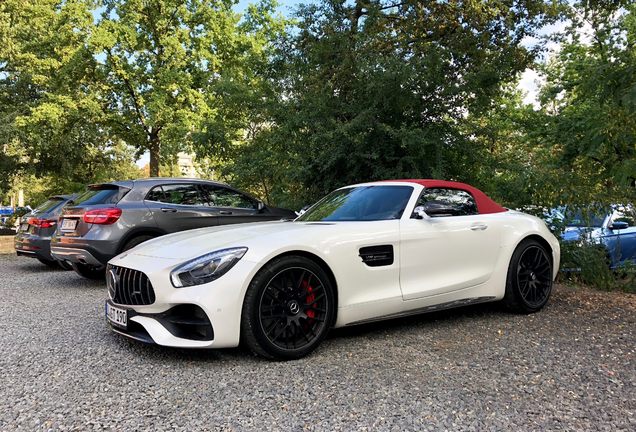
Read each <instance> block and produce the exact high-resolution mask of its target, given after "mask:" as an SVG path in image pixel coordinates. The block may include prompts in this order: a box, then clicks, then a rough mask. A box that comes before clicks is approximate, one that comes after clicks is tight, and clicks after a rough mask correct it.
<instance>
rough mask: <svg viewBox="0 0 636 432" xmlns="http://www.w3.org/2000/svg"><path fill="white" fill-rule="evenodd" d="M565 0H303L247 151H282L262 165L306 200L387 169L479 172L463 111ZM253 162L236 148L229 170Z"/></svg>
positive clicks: (509, 72)
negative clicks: (309, 1)
mask: <svg viewBox="0 0 636 432" xmlns="http://www.w3.org/2000/svg"><path fill="white" fill-rule="evenodd" d="M557 12H558V10H557V9H555V7H553V2H543V1H523V2H517V1H509V2H501V1H486V2H482V1H474V2H473V1H470V2H466V1H449V2H446V1H444V2H442V1H439V2H437V1H434V2H420V1H415V0H413V1H399V2H396V1H384V0H368V1H364V0H358V1H355V2H347V1H335V0H334V1H326V2H324V3H321V4H319V5H311V6H305V7H303V8H301V9H300V11H299V14H298V25H297V27H298V29H297V31H295V32H292V33H289V34H288V35H287V37H285V38H283V39H281V40H280V41H279V43H278V52H277V55H276V57H275V58H274V62H273V63H272V64H273V68H272V73H271V75H270V80H271V81H270V82H271V85H272V87H273V88H274V89H275V91H273V92H272V93H271V94H272V95H273V97H274V98H275V100H274V101H273V102H272V103H271V104H270V105H269V106H268V110H267V111H268V115H269V118H267V119H266V120H265V121H264V122H263V123H264V124H265V125H266V126H267V127H264V128H262V130H261V132H260V134H261V135H262V137H263V138H264V139H260V138H259V137H258V135H257V136H256V137H255V138H254V139H253V140H251V141H250V142H249V143H248V144H247V145H248V146H250V147H254V148H250V149H246V148H245V147H240V148H241V151H242V152H243V153H247V154H254V155H255V154H259V153H264V152H270V151H273V152H275V153H276V158H275V161H276V162H275V163H273V164H270V163H266V164H264V166H263V164H261V163H260V162H257V164H259V165H262V166H261V167H259V171H261V172H265V173H273V174H274V175H273V176H271V181H272V182H274V181H275V182H280V181H283V182H284V185H285V186H286V187H285V188H283V189H288V190H302V191H303V192H302V195H303V196H302V197H301V198H300V200H301V201H312V200H313V199H315V198H317V197H318V196H320V195H322V194H324V193H326V192H327V191H329V190H331V189H333V188H335V187H338V186H341V185H343V184H347V183H352V182H357V181H365V180H375V179H381V178H394V177H443V178H457V179H463V180H470V179H471V178H474V177H476V176H473V175H472V173H471V170H470V169H469V168H470V167H471V164H470V163H469V162H472V161H466V163H464V161H465V158H464V157H463V155H465V154H467V153H470V152H471V151H472V148H471V146H472V143H471V142H470V140H468V139H467V137H466V136H465V135H464V134H463V129H462V127H461V125H462V123H463V122H464V121H465V118H466V116H467V115H468V114H470V113H479V112H481V111H484V110H486V109H488V108H489V107H490V104H491V103H492V100H493V99H494V98H495V97H496V96H497V95H498V94H499V93H500V91H501V88H502V85H503V84H505V83H507V82H509V81H510V80H511V79H513V78H514V77H515V76H516V74H517V73H518V72H520V71H522V70H524V69H525V68H526V67H527V66H528V65H529V64H531V63H532V61H533V59H534V55H535V52H534V51H530V50H527V49H526V48H524V46H523V45H522V44H521V41H522V40H523V39H524V37H526V36H528V35H532V34H534V33H535V32H536V30H537V29H538V28H539V27H541V26H542V25H543V24H545V23H547V22H549V21H550V20H551V19H553V17H554V16H555V15H556V14H557ZM265 142H267V144H264V143H265ZM262 160H263V159H261V161H262ZM265 160H267V159H265ZM249 163H250V161H249V159H248V158H240V157H239V158H236V159H235V161H234V164H233V166H231V167H230V170H234V171H235V172H241V173H244V172H249V171H251V170H252V169H251V168H250V167H247V166H246V164H249ZM281 176H283V177H284V180H281ZM297 185H300V186H301V187H298V186H297ZM270 187H271V188H276V186H274V184H273V183H272V184H270ZM294 198H295V199H299V198H298V197H294Z"/></svg>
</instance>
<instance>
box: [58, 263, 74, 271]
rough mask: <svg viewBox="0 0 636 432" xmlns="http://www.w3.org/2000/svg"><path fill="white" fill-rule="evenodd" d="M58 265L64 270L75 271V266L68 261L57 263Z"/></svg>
mask: <svg viewBox="0 0 636 432" xmlns="http://www.w3.org/2000/svg"><path fill="white" fill-rule="evenodd" d="M57 265H58V266H60V268H61V269H62V270H73V266H72V265H70V264H69V263H68V262H67V261H57Z"/></svg>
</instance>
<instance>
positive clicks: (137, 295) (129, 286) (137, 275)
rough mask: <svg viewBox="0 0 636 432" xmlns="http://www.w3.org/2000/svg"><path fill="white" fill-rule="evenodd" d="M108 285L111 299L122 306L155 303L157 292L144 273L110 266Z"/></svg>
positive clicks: (107, 274) (107, 276) (107, 277)
mask: <svg viewBox="0 0 636 432" xmlns="http://www.w3.org/2000/svg"><path fill="white" fill-rule="evenodd" d="M106 285H107V286H108V293H109V294H110V298H111V299H112V300H113V301H114V302H115V303H118V304H122V305H131V306H139V305H150V304H153V303H154V302H155V290H154V289H153V288H152V284H151V283H150V279H148V276H146V275H145V274H144V273H143V272H140V271H138V270H133V269H129V268H126V267H117V266H114V265H109V266H108V269H107V270H106Z"/></svg>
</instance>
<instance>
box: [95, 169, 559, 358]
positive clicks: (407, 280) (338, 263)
mask: <svg viewBox="0 0 636 432" xmlns="http://www.w3.org/2000/svg"><path fill="white" fill-rule="evenodd" d="M558 267H559V243H558V241H557V239H556V238H555V237H554V236H553V235H552V234H551V233H550V231H549V230H548V228H547V227H546V225H545V224H544V222H543V221H542V220H541V219H538V218H536V217H533V216H530V215H527V214H524V213H519V212H515V211H510V210H507V209H505V208H503V207H501V206H499V205H498V204H497V203H495V202H494V201H492V200H491V199H490V198H488V197H487V196H486V195H485V194H484V193H483V192H481V191H479V190H478V189H475V188H473V187H471V186H468V185H466V184H463V183H456V182H448V181H439V180H396V181H383V182H374V183H365V184H357V185H353V186H347V187H343V188H341V189H338V190H336V191H334V192H332V193H331V194H329V195H327V196H326V197H325V198H323V199H322V200H320V201H319V202H318V203H316V204H314V205H313V206H312V207H311V208H310V209H309V210H308V211H307V212H305V213H304V214H302V215H301V216H299V217H298V218H297V219H296V220H294V221H280V222H267V223H251V224H240V225H230V226H219V227H211V228H202V229H197V230H191V231H184V232H180V233H176V234H171V235H166V236H163V237H159V238H156V239H154V240H150V241H148V242H146V243H143V244H141V245H139V246H137V247H136V248H134V249H132V250H129V251H127V252H124V253H123V254H121V255H119V256H117V257H115V258H113V259H112V260H111V261H110V262H109V266H108V270H107V285H108V292H109V299H108V300H107V301H106V317H107V321H108V322H109V323H110V325H111V328H112V330H113V331H115V332H117V333H120V334H122V335H125V336H128V337H131V338H134V339H138V340H141V341H145V342H151V343H152V342H154V343H157V344H159V345H165V346H171V347H188V348H216V347H218V348H220V347H234V346H237V345H238V344H239V342H240V341H242V342H244V343H245V344H246V345H247V346H248V347H249V348H250V349H251V350H252V351H254V352H255V353H257V354H260V355H262V356H264V357H267V358H276V359H294V358H299V357H302V356H304V355H306V354H308V353H309V352H311V351H312V350H314V349H315V348H316V347H317V346H318V344H319V343H320V342H321V341H322V339H323V338H324V337H325V336H326V334H327V332H328V330H329V329H330V328H332V327H343V326H349V325H353V324H359V323H365V322H369V321H375V320H381V319H388V318H393V317H398V316H403V315H408V314H415V313H421V312H427V311H433V310H439V309H444V308H451V307H456V306H464V305H468V304H473V303H481V302H489V301H498V300H503V302H504V303H505V305H507V306H508V307H509V308H510V309H511V310H513V311H516V312H522V313H531V312H535V311H538V310H539V309H541V308H542V307H543V306H544V305H545V304H546V302H547V301H548V298H549V296H550V292H551V290H552V281H553V280H554V277H555V276H556V273H557V269H558Z"/></svg>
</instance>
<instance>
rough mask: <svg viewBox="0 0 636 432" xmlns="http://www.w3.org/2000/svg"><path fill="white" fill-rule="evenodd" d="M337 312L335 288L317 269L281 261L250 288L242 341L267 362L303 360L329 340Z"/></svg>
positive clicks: (294, 259) (296, 260) (303, 261)
mask: <svg viewBox="0 0 636 432" xmlns="http://www.w3.org/2000/svg"><path fill="white" fill-rule="evenodd" d="M335 307H336V305H335V296H334V287H333V286H332V283H331V281H330V279H329V276H328V275H327V274H326V273H325V271H324V270H323V269H322V268H321V267H320V266H319V265H318V264H316V263H315V262H314V261H312V260H310V259H308V258H305V257H302V256H285V257H281V258H277V259H275V260H273V261H271V262H270V263H268V264H267V265H266V266H265V267H264V268H263V269H261V270H260V271H259V272H258V273H257V275H256V276H255V277H254V279H253V280H252V282H251V283H250V286H249V287H248V289H247V293H246V295H245V301H244V303H243V313H242V317H241V338H242V341H243V342H244V343H245V344H246V345H247V346H248V347H249V348H250V349H251V350H252V351H253V352H254V353H256V354H258V355H261V356H263V357H266V358H269V359H279V360H291V359H298V358H301V357H303V356H305V355H307V354H309V353H310V352H312V351H313V350H314V349H315V348H316V347H317V346H318V344H319V343H320V342H321V341H322V340H323V339H324V338H325V336H326V335H327V332H328V331H329V328H330V327H331V325H332V323H333V319H334V314H335V310H336V309H335Z"/></svg>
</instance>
